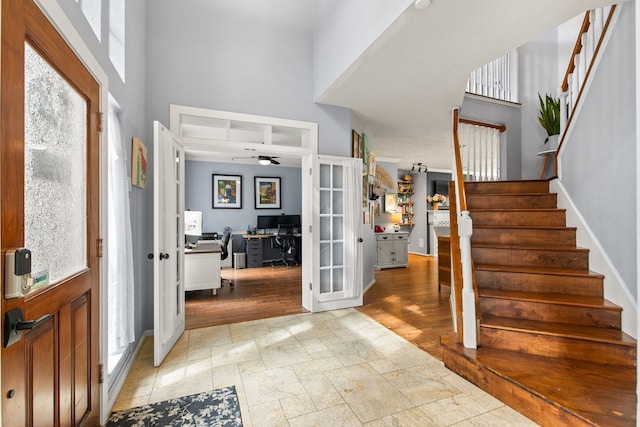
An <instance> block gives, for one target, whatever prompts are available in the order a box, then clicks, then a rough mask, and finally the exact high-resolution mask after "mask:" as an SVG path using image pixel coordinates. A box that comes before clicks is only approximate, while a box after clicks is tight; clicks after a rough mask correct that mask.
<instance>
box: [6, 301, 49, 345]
mask: <svg viewBox="0 0 640 427" xmlns="http://www.w3.org/2000/svg"><path fill="white" fill-rule="evenodd" d="M49 317H51V315H50V314H45V315H44V316H41V317H39V318H37V319H36V320H26V321H25V320H22V309H20V308H19V307H18V308H14V309H13V310H11V311H7V312H6V313H5V314H4V340H3V341H4V346H5V348H6V347H9V346H10V345H12V344H15V343H16V342H18V341H20V337H22V331H25V330H31V329H34V328H37V327H38V326H39V325H41V324H42V323H44V322H45V321H46V320H47V319H49Z"/></svg>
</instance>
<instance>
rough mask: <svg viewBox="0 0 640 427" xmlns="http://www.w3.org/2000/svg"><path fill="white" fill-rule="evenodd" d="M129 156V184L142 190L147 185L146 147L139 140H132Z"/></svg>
mask: <svg viewBox="0 0 640 427" xmlns="http://www.w3.org/2000/svg"><path fill="white" fill-rule="evenodd" d="M131 154H132V155H131V184H133V185H135V186H137V187H140V188H144V187H146V185H147V147H146V146H145V145H144V143H143V142H142V140H141V139H140V138H135V137H134V138H133V142H132V144H131Z"/></svg>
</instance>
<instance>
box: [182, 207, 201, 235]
mask: <svg viewBox="0 0 640 427" xmlns="http://www.w3.org/2000/svg"><path fill="white" fill-rule="evenodd" d="M184 234H185V236H198V237H200V236H202V211H185V212H184Z"/></svg>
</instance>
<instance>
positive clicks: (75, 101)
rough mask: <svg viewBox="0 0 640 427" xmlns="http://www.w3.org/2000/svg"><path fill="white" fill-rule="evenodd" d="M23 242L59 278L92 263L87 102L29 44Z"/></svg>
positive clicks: (35, 262) (36, 267)
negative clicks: (89, 253)
mask: <svg viewBox="0 0 640 427" xmlns="http://www.w3.org/2000/svg"><path fill="white" fill-rule="evenodd" d="M25 105H26V106H27V108H25V154H24V158H25V168H24V174H25V177H24V203H25V208H24V210H25V212H24V235H25V236H24V244H25V247H27V248H29V249H30V250H31V252H32V257H33V259H32V271H33V272H34V273H38V272H41V271H48V276H49V282H50V283H54V282H57V281H59V280H62V279H64V278H66V277H69V276H72V275H74V274H75V273H78V272H79V271H82V270H84V269H85V268H87V234H86V229H87V227H86V217H87V202H86V193H87V190H86V176H87V171H86V161H87V152H86V144H87V135H86V126H87V103H86V100H85V99H84V98H83V97H82V96H81V95H80V94H79V93H78V92H77V91H76V90H75V88H73V87H72V86H71V85H70V84H69V83H68V82H67V81H66V80H65V79H64V78H62V76H60V74H58V72H57V71H56V70H55V69H53V68H52V67H51V66H50V65H49V64H48V63H47V62H46V61H45V60H44V59H43V58H42V57H41V56H40V54H38V53H37V52H36V51H35V50H34V49H33V48H32V47H31V46H30V45H29V44H28V43H25Z"/></svg>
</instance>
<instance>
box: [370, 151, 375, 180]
mask: <svg viewBox="0 0 640 427" xmlns="http://www.w3.org/2000/svg"><path fill="white" fill-rule="evenodd" d="M369 175H371V176H376V155H375V153H374V152H372V151H369Z"/></svg>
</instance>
